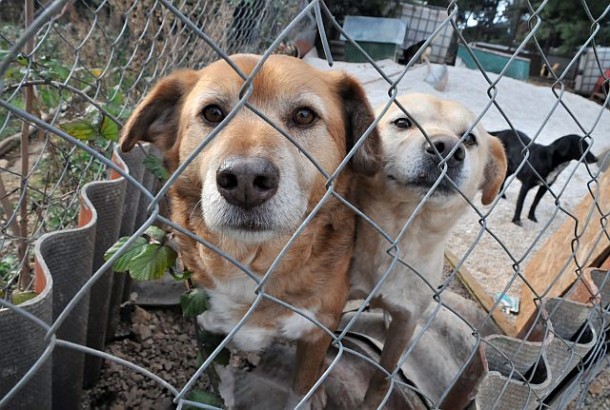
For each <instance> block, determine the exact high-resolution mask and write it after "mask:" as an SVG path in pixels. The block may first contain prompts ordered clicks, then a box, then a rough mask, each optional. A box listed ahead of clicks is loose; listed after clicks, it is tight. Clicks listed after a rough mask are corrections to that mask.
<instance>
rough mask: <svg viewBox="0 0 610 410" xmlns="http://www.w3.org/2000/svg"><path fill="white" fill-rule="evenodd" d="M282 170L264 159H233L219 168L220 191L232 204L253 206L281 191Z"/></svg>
mask: <svg viewBox="0 0 610 410" xmlns="http://www.w3.org/2000/svg"><path fill="white" fill-rule="evenodd" d="M279 181H280V172H279V170H278V168H277V167H276V166H275V165H274V164H273V163H271V161H269V160H267V159H264V158H230V159H227V160H225V161H223V163H222V164H221V165H220V167H219V168H218V170H217V171H216V185H217V186H218V192H220V194H221V195H222V196H223V197H224V198H225V199H226V200H227V202H228V203H230V204H232V205H235V206H239V207H240V208H244V209H250V208H253V207H255V206H258V205H260V204H262V203H263V202H265V201H267V200H268V199H270V198H271V197H272V196H273V195H275V193H276V192H277V188H278V186H279Z"/></svg>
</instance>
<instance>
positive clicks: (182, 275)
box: [169, 269, 193, 280]
mask: <svg viewBox="0 0 610 410" xmlns="http://www.w3.org/2000/svg"><path fill="white" fill-rule="evenodd" d="M169 274H170V276H171V277H172V278H174V279H175V280H189V279H190V278H191V276H193V272H191V271H188V270H185V271H182V272H176V271H175V270H173V269H170V270H169Z"/></svg>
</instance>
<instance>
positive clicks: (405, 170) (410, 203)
mask: <svg viewBox="0 0 610 410" xmlns="http://www.w3.org/2000/svg"><path fill="white" fill-rule="evenodd" d="M398 101H399V102H400V103H401V104H402V106H403V107H405V109H406V110H407V112H408V113H409V115H410V116H407V115H405V114H404V112H403V111H402V110H400V109H399V108H398V107H397V106H393V107H391V108H390V110H389V111H388V112H387V113H386V114H385V115H384V117H383V118H382V119H381V120H380V122H379V133H380V135H381V139H382V142H383V145H384V148H385V158H384V172H382V173H379V174H377V175H376V176H374V177H361V178H359V179H358V181H357V183H358V195H359V199H358V203H359V204H360V207H361V210H362V211H363V212H364V213H365V214H366V215H367V216H369V217H370V218H371V219H372V220H373V221H375V222H376V223H377V224H378V225H379V226H380V227H381V228H382V229H383V230H384V231H385V233H386V234H387V235H389V237H391V238H392V240H391V241H390V240H387V239H386V238H385V237H383V236H382V235H381V234H380V233H379V232H378V231H377V230H376V229H375V228H374V227H373V226H372V225H370V224H369V223H368V222H366V221H365V220H363V219H359V221H358V225H357V232H358V233H357V241H356V250H355V252H354V261H353V264H352V269H351V282H352V297H353V298H364V297H366V296H368V295H369V293H371V292H372V291H373V288H374V287H375V286H376V285H377V284H378V283H379V282H380V280H382V279H383V277H384V275H386V271H388V270H389V273H388V274H387V277H385V279H384V281H383V282H382V283H381V285H380V287H379V288H378V290H377V292H376V293H375V295H374V297H373V299H372V300H371V305H372V306H373V307H379V308H382V309H384V310H385V311H386V312H387V313H389V315H390V316H391V323H390V325H389V328H388V330H387V333H386V339H385V344H384V347H383V351H382V354H381V360H380V362H381V363H380V364H381V366H382V367H383V368H384V369H385V370H386V371H387V372H388V373H390V374H392V373H393V372H394V371H395V370H396V367H397V365H398V364H399V363H400V360H401V358H402V356H403V354H404V352H405V349H406V347H407V345H408V343H409V341H410V340H411V337H412V335H413V332H414V330H415V326H416V325H417V323H418V321H419V319H420V318H421V316H422V315H423V314H424V311H425V310H426V309H427V308H428V306H429V305H430V303H431V302H432V300H433V297H434V295H435V293H436V291H437V287H438V286H439V285H441V277H442V271H443V252H444V248H445V241H446V239H447V237H448V235H449V233H450V231H451V228H452V227H453V226H454V225H455V222H456V221H457V220H458V219H459V217H460V215H461V214H463V213H464V211H465V210H466V208H467V206H468V204H467V202H466V201H465V200H464V197H466V198H468V199H472V198H473V197H474V196H475V194H476V193H477V191H479V190H480V191H482V193H483V195H482V197H481V201H482V203H483V204H485V205H486V204H489V203H491V202H492V200H493V199H494V197H495V196H496V195H497V193H498V191H499V189H500V187H501V186H502V182H503V181H504V176H505V174H506V157H505V154H504V148H503V147H502V143H501V142H500V140H499V139H497V138H495V137H492V136H491V135H489V134H488V133H487V132H486V131H485V130H484V129H483V127H482V126H481V125H478V126H477V127H476V128H474V129H473V130H472V131H471V132H470V133H469V134H467V135H466V136H464V134H465V133H466V132H467V130H468V129H469V128H470V127H471V126H472V125H473V124H474V121H475V116H474V115H473V114H472V113H471V112H470V111H469V110H467V109H466V108H465V107H464V106H463V105H461V104H459V103H457V102H454V101H449V100H441V99H438V98H435V97H432V96H429V95H424V94H408V95H404V96H401V97H398ZM413 120H415V121H413ZM416 123H417V124H419V126H421V127H422V129H423V130H424V131H425V132H426V135H428V137H429V139H430V142H428V140H426V138H425V137H424V134H423V133H422V131H421V129H420V128H419V127H418V126H417V125H416ZM463 136H464V137H463ZM441 157H442V158H444V159H445V160H446V173H444V172H443V169H444V168H445V167H444V166H442V165H441V166H439V165H440V162H441ZM437 181H440V182H439V183H438V184H437ZM456 187H457V189H456ZM431 190H432V195H431V196H430V197H428V198H427V199H425V202H424V203H423V206H421V207H420V208H419V209H418V210H417V213H416V208H417V207H418V206H419V205H420V203H422V202H423V201H424V197H425V196H426V195H427V194H428V192H429V191H431ZM458 190H459V192H458ZM460 192H461V194H460ZM462 195H463V196H464V197H463V196H462ZM409 220H410V223H409V225H408V226H406V229H405V230H404V231H403V229H404V228H405V225H406V224H407V222H408V221H409ZM394 241H396V248H395V249H394V248H393V244H392V242H394ZM388 250H391V252H390V253H391V254H392V255H393V254H397V255H398V257H399V258H400V262H397V263H395V265H393V257H392V256H390V255H388ZM388 391H389V381H388V378H387V374H384V373H382V372H380V371H378V372H376V373H375V375H374V376H373V377H372V379H371V381H370V383H369V387H368V390H367V392H366V396H365V402H364V408H366V409H372V408H377V406H378V405H379V404H380V403H381V402H382V400H383V398H384V397H385V396H386V394H387V393H388Z"/></svg>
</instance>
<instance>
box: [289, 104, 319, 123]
mask: <svg viewBox="0 0 610 410" xmlns="http://www.w3.org/2000/svg"><path fill="white" fill-rule="evenodd" d="M315 119H316V113H315V112H313V110H311V109H309V108H306V107H301V108H298V109H297V110H295V111H294V113H293V114H292V122H293V123H294V124H295V125H298V126H299V127H306V126H308V125H311V124H313V122H314V120H315Z"/></svg>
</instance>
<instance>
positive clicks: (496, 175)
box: [481, 134, 507, 205]
mask: <svg viewBox="0 0 610 410" xmlns="http://www.w3.org/2000/svg"><path fill="white" fill-rule="evenodd" d="M488 137H489V157H488V159H487V164H485V180H484V181H483V185H482V186H481V189H482V190H483V196H482V197H481V202H482V203H483V205H489V204H490V203H491V202H492V201H493V200H494V198H495V197H496V195H498V192H500V188H501V187H502V183H503V182H504V179H505V178H506V167H507V162H506V153H505V151H504V145H502V141H500V140H499V139H498V138H496V137H494V136H492V135H489V134H488Z"/></svg>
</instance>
